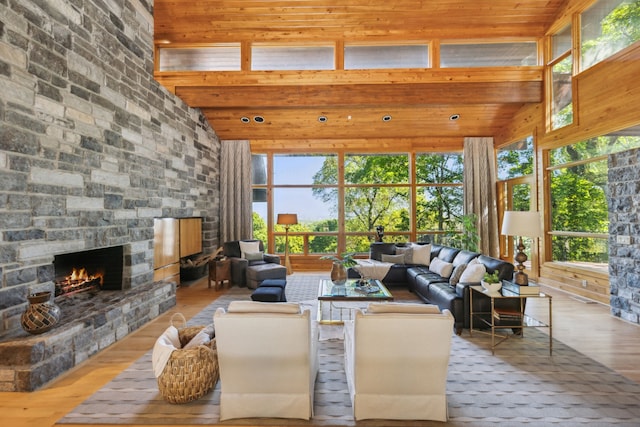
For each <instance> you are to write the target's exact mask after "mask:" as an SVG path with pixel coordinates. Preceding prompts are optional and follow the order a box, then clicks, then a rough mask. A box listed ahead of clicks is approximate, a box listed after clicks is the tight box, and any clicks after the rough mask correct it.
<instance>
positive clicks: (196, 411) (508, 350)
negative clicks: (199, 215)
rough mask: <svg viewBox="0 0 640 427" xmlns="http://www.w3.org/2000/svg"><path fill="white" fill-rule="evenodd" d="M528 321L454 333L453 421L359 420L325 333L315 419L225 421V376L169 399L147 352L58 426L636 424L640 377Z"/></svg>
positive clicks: (236, 294)
mask: <svg viewBox="0 0 640 427" xmlns="http://www.w3.org/2000/svg"><path fill="white" fill-rule="evenodd" d="M318 280H319V277H316V276H310V275H300V276H296V275H293V276H291V277H290V278H289V281H288V285H287V298H288V299H289V300H290V301H300V302H302V301H304V303H305V304H312V302H313V297H314V296H315V292H316V289H317V285H318ZM249 295H250V291H249V290H246V289H242V288H232V289H231V290H229V292H228V293H226V294H225V295H223V296H222V297H220V298H219V299H217V300H216V301H214V302H213V303H212V304H211V305H209V306H208V307H206V308H205V309H204V310H203V311H202V312H200V313H199V314H198V315H197V316H194V318H193V319H191V320H190V322H189V323H190V324H205V323H209V322H211V320H212V316H213V313H214V311H215V310H216V309H217V308H218V307H226V306H228V304H229V302H231V301H233V300H242V299H244V300H248V299H250V297H249ZM548 343H549V339H548V335H546V334H545V333H543V332H541V331H538V330H536V329H533V328H532V329H527V330H526V333H525V336H524V338H519V337H515V336H514V337H513V338H510V339H508V340H507V341H505V342H504V343H502V344H501V345H500V346H499V347H498V348H497V349H496V353H495V355H492V354H491V350H490V338H488V337H486V336H484V335H482V334H474V335H473V337H470V336H469V334H468V331H465V332H464V333H463V334H462V336H456V335H454V336H453V342H452V349H451V359H450V364H449V372H448V380H447V398H448V407H449V421H448V422H447V423H441V422H429V421H390V420H365V421H358V422H355V421H354V420H353V417H352V414H351V403H350V400H349V394H348V390H347V384H346V378H345V374H344V368H343V341H342V340H339V339H328V340H323V341H320V344H319V359H320V371H319V373H318V379H317V382H316V392H315V405H314V417H313V418H312V419H311V420H309V421H305V420H283V419H270V418H258V419H239V420H228V421H224V422H220V421H219V401H220V384H219V383H218V384H217V386H216V388H215V389H214V390H213V391H212V392H211V393H209V394H208V395H206V396H205V397H204V398H202V399H200V400H198V401H195V402H191V403H187V404H183V405H173V404H170V403H167V402H165V401H164V400H163V399H162V397H161V396H160V394H159V393H158V388H157V385H156V380H155V378H154V376H153V372H152V370H151V351H149V352H148V353H147V354H145V355H144V356H142V357H141V358H140V359H138V360H137V361H135V362H134V363H133V364H132V365H131V366H130V367H129V368H127V369H126V370H124V371H123V372H122V373H121V374H120V375H118V376H117V377H116V378H114V379H113V380H112V381H111V382H110V383H108V384H107V385H105V386H104V387H103V388H102V389H100V390H98V391H97V392H96V393H95V394H94V395H92V396H91V397H89V398H88V399H87V400H86V401H85V402H83V403H82V404H80V405H79V406H78V407H76V408H75V409H74V410H73V411H71V412H70V413H69V414H67V415H66V416H65V417H64V418H62V419H61V420H60V421H58V423H57V425H69V424H94V425H96V424H98V425H130V426H136V425H147V426H148V425H181V426H191V425H221V426H364V427H382V426H388V427H396V426H398V427H399V426H409V427H411V426H424V427H430V426H444V425H446V426H474V427H475V426H478V427H484V426H487V427H488V426H509V427H512V426H519V425H527V426H551V425H557V426H563V427H567V426H583V427H584V426H590V427H591V426H602V427H604V426H629V427H631V426H634V427H637V426H639V425H640V385H639V384H637V383H634V382H632V381H630V380H628V379H626V378H624V377H622V376H621V375H619V374H617V373H616V372H614V371H612V370H610V369H609V368H607V367H605V366H603V365H601V364H599V363H597V362H595V361H594V360H592V359H590V358H589V357H587V356H584V355H583V354H581V353H579V352H577V351H575V350H573V349H572V348H570V347H568V346H566V345H564V344H562V343H561V342H559V341H557V340H554V342H553V356H549V348H548Z"/></svg>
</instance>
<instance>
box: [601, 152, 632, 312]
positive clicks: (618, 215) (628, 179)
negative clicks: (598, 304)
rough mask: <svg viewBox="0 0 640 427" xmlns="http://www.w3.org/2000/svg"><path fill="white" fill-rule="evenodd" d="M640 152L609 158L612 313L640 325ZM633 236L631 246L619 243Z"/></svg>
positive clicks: (619, 154) (620, 154)
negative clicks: (621, 238) (619, 239)
mask: <svg viewBox="0 0 640 427" xmlns="http://www.w3.org/2000/svg"><path fill="white" fill-rule="evenodd" d="M639 176H640V149H635V150H629V151H625V152H622V153H617V154H612V155H611V156H610V157H609V192H608V193H609V198H610V199H609V224H610V225H609V235H610V238H609V282H610V287H611V313H612V314H613V315H614V316H618V317H621V318H622V319H625V320H628V321H630V322H633V323H640V181H638V177H639ZM618 236H630V237H631V244H626V243H624V244H623V243H618Z"/></svg>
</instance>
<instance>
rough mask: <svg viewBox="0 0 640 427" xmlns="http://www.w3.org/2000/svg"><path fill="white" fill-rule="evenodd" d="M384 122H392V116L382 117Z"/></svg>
mask: <svg viewBox="0 0 640 427" xmlns="http://www.w3.org/2000/svg"><path fill="white" fill-rule="evenodd" d="M382 121H383V122H390V121H391V116H390V115H388V114H387V115H386V116H382Z"/></svg>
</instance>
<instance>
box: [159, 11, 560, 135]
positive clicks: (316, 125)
mask: <svg viewBox="0 0 640 427" xmlns="http://www.w3.org/2000/svg"><path fill="white" fill-rule="evenodd" d="M565 3H566V2H565V1H563V0H527V1H512V0H480V1H468V0H450V1H444V0H434V1H427V0H393V1H389V0H385V1H382V0H280V1H270V0H255V1H251V0H194V1H189V2H185V1H183V0H156V1H155V3H154V8H155V12H154V15H155V41H156V45H157V46H169V45H173V46H201V45H205V44H207V43H238V42H239V43H242V44H243V46H245V47H246V46H248V45H249V44H250V43H255V42H269V43H275V44H279V43H288V44H305V43H327V42H328V43H335V44H336V46H337V47H338V48H339V47H340V46H341V43H349V42H364V43H388V42H391V43H393V42H430V43H431V44H432V48H433V51H432V53H433V55H434V56H436V55H437V50H438V49H437V46H438V45H439V43H440V42H445V41H452V40H461V41H465V42H469V41H477V40H483V41H487V40H493V41H500V40H503V41H512V40H518V41H521V40H538V39H540V38H542V37H543V36H544V34H545V32H546V30H547V29H548V27H549V26H550V25H551V23H552V22H553V21H554V18H555V17H556V16H557V15H558V14H559V13H560V12H561V8H562V7H564V4H565ZM246 50H247V49H244V50H243V52H245V51H246ZM246 55H247V54H246V53H243V71H235V72H195V71H188V72H187V71H185V72H175V71H172V72H168V71H163V72H160V71H156V73H155V75H156V79H157V80H158V81H159V82H160V83H162V84H163V85H165V86H166V87H167V88H168V89H169V90H171V91H172V92H174V93H175V94H176V95H178V96H179V97H181V98H182V99H183V100H184V101H185V102H186V103H187V104H188V105H190V106H192V107H197V108H201V109H202V111H203V112H204V114H205V115H206V117H207V118H208V120H209V121H210V123H211V124H212V127H213V128H214V129H215V131H216V133H217V134H218V135H219V136H220V138H221V139H249V140H274V141H277V140H302V139H359V138H365V139H376V138H380V139H383V138H384V139H388V138H443V137H444V138H449V137H452V138H461V137H464V136H477V135H494V134H495V133H496V132H497V131H498V130H499V129H500V128H502V127H503V126H505V125H507V124H508V123H509V121H510V120H511V118H512V116H513V115H514V114H515V112H517V111H518V110H519V109H520V108H521V107H522V106H523V105H524V104H526V103H537V102H541V101H542V99H543V85H542V81H543V71H542V67H540V66H530V67H514V68H508V69H507V68H505V69H499V68H464V69H456V68H439V67H438V66H437V63H436V64H434V66H433V67H431V68H427V69H407V70H341V69H338V70H331V71H250V70H248V65H247V63H249V62H250V61H249V59H248V57H247V56H246ZM452 115H458V116H459V119H458V120H450V118H451V116H452ZM320 116H323V117H325V118H326V120H325V121H320V120H319V117H320ZM243 117H245V118H248V119H249V121H248V122H247V123H245V122H243V121H242V120H241V118H243ZM256 117H262V118H263V119H264V120H263V121H262V122H256V120H254V118H256ZM383 117H387V119H386V120H383ZM389 118H390V119H389Z"/></svg>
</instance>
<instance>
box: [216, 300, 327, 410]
mask: <svg viewBox="0 0 640 427" xmlns="http://www.w3.org/2000/svg"><path fill="white" fill-rule="evenodd" d="M213 323H214V327H215V334H216V346H217V349H218V363H219V369H220V388H221V394H220V420H221V421H223V420H227V419H230V418H253V417H269V418H302V419H309V418H311V417H312V416H313V392H314V387H315V381H316V375H317V372H318V353H317V342H318V337H317V327H315V322H312V321H311V315H310V312H309V310H304V311H301V310H300V306H299V305H298V304H295V303H273V302H270V303H263V302H255V301H234V302H232V303H231V304H229V308H228V309H227V310H226V311H225V310H224V309H222V308H219V309H218V310H217V311H216V313H215V314H214V317H213Z"/></svg>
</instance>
